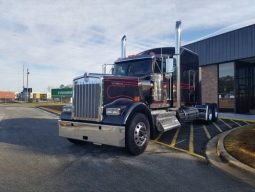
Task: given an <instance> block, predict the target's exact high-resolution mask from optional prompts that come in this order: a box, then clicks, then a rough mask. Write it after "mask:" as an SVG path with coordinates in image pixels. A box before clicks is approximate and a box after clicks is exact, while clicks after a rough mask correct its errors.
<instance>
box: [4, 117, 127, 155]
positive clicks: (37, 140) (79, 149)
mask: <svg viewBox="0 0 255 192" xmlns="http://www.w3.org/2000/svg"><path fill="white" fill-rule="evenodd" d="M1 143H8V144H13V145H19V146H22V147H25V148H26V150H32V151H34V152H39V153H46V154H49V155H67V154H70V155H75V156H81V155H85V154H90V155H92V156H100V157H102V156H103V157H104V158H107V157H113V156H120V155H121V156H130V155H129V154H128V153H127V152H126V151H125V149H124V148H118V147H111V146H106V145H99V146H98V145H94V144H92V143H87V142H84V144H81V145H75V144H72V143H70V142H69V141H68V140H67V139H65V138H62V137H59V136H58V125H57V120H56V119H39V118H17V119H5V120H2V121H1V122H0V144H1Z"/></svg>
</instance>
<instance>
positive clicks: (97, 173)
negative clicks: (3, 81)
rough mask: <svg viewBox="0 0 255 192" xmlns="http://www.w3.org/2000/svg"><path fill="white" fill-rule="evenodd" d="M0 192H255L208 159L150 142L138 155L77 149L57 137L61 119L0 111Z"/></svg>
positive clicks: (19, 109) (107, 149)
mask: <svg viewBox="0 0 255 192" xmlns="http://www.w3.org/2000/svg"><path fill="white" fill-rule="evenodd" d="M0 120H1V122H0V191H5V192H8V191H47V192H48V191H189V192H190V191H196V192H197V191H207V192H210V191H213V192H214V191H232V192H235V191H238V192H239V191H242V192H243V191H255V189H254V188H252V187H251V186H249V185H247V184H245V183H243V182H241V181H239V180H237V179H236V178H234V177H232V176H229V175H227V174H226V173H224V172H222V171H220V170H218V169H215V168H213V167H211V166H210V165H208V164H207V163H206V161H205V160H202V159H200V158H196V157H194V156H191V155H189V154H186V153H182V152H179V151H177V150H174V149H170V148H165V147H163V146H161V145H158V144H156V143H153V142H151V143H150V144H149V147H148V150H147V151H146V152H145V153H144V154H142V155H140V156H136V157H134V156H130V155H129V154H127V153H126V152H125V150H124V149H122V148H116V147H109V146H97V145H92V144H89V143H87V144H84V145H80V146H76V145H74V144H71V143H69V142H68V141H67V140H66V139H64V138H60V137H58V127H57V117H56V116H54V115H51V114H49V113H46V112H43V111H40V110H39V109H34V108H25V107H8V106H0Z"/></svg>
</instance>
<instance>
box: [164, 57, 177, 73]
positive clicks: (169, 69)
mask: <svg viewBox="0 0 255 192" xmlns="http://www.w3.org/2000/svg"><path fill="white" fill-rule="evenodd" d="M174 63H175V59H174V58H167V59H166V73H168V74H169V73H173V72H174Z"/></svg>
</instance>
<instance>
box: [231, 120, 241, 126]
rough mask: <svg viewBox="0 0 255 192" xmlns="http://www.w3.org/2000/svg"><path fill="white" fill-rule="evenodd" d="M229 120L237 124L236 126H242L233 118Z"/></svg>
mask: <svg viewBox="0 0 255 192" xmlns="http://www.w3.org/2000/svg"><path fill="white" fill-rule="evenodd" d="M230 121H231V122H233V123H235V124H237V125H238V127H241V126H242V125H241V124H240V123H238V122H236V121H234V120H232V119H230Z"/></svg>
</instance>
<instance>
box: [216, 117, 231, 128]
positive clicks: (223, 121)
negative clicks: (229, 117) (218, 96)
mask: <svg viewBox="0 0 255 192" xmlns="http://www.w3.org/2000/svg"><path fill="white" fill-rule="evenodd" d="M219 120H220V121H221V122H222V123H224V125H226V126H227V127H228V128H229V129H232V127H231V126H230V125H229V124H228V123H226V122H225V121H226V119H225V120H223V119H219Z"/></svg>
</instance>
